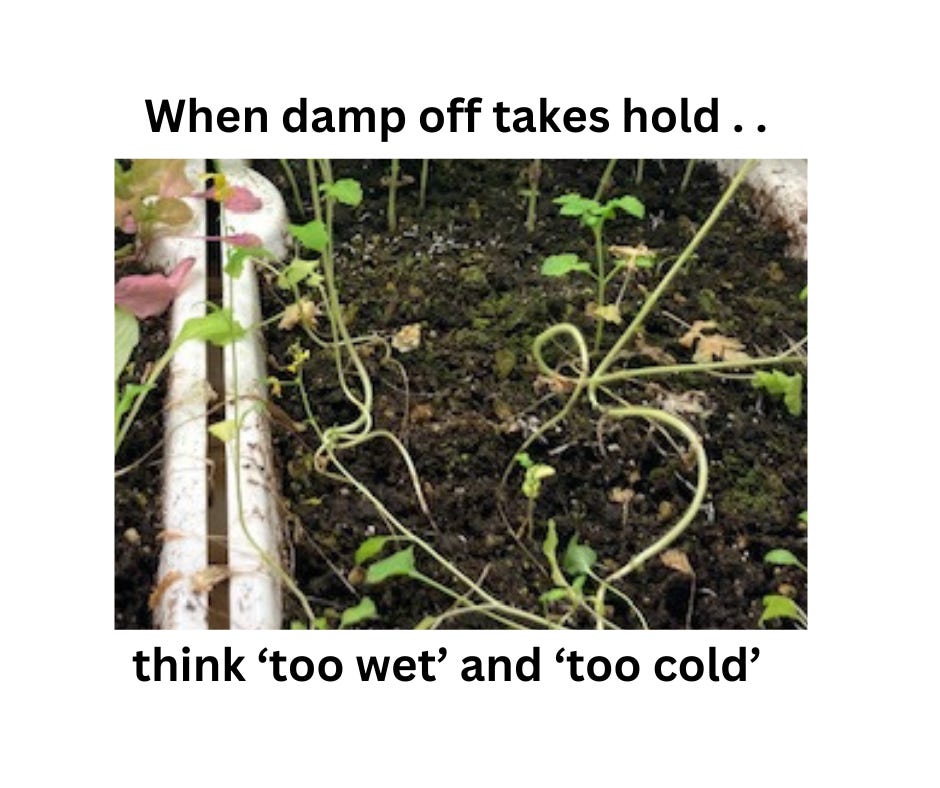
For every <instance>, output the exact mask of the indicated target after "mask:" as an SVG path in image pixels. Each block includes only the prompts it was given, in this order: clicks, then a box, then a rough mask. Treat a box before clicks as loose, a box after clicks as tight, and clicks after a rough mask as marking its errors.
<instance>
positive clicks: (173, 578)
mask: <svg viewBox="0 0 940 788" xmlns="http://www.w3.org/2000/svg"><path fill="white" fill-rule="evenodd" d="M182 579H183V573H182V572H180V571H179V570H178V569H174V570H173V571H172V572H167V573H166V574H165V575H164V576H163V577H161V578H160V582H159V583H157V585H156V586H155V587H154V589H153V591H151V592H150V598H149V599H148V600H147V606H148V607H149V608H150V609H151V610H156V609H157V605H159V604H160V600H161V599H163V595H164V594H165V593H166V591H167V589H168V588H169V587H170V586H171V585H173V584H174V583H176V582H179V581H180V580H182Z"/></svg>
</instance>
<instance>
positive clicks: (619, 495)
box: [607, 487, 636, 506]
mask: <svg viewBox="0 0 940 788" xmlns="http://www.w3.org/2000/svg"><path fill="white" fill-rule="evenodd" d="M635 495H636V492H635V491H634V490H632V489H630V488H629V487H614V488H613V489H612V490H608V491H607V500H608V501H610V502H611V503H619V504H620V505H621V506H629V505H630V501H632V500H633V496H635Z"/></svg>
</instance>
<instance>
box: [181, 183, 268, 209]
mask: <svg viewBox="0 0 940 788" xmlns="http://www.w3.org/2000/svg"><path fill="white" fill-rule="evenodd" d="M218 194H219V192H218V191H217V190H216V189H215V188H212V189H206V190H205V191H202V192H196V193H195V194H193V195H192V196H193V197H202V198H203V199H206V200H216V201H218V200H219V197H218V196H217V195H218ZM221 194H222V200H221V202H222V205H224V206H225V209H226V210H227V211H231V212H232V213H254V212H255V211H259V210H261V205H262V203H261V198H260V197H257V196H255V194H254V193H253V192H252V191H250V190H249V189H247V188H245V187H244V186H225V187H223V188H222V190H221Z"/></svg>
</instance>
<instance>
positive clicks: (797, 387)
mask: <svg viewBox="0 0 940 788" xmlns="http://www.w3.org/2000/svg"><path fill="white" fill-rule="evenodd" d="M751 384H752V385H753V386H754V388H756V389H764V390H765V391H766V392H767V393H768V394H770V395H771V396H774V397H782V398H783V404H784V405H786V406H787V410H788V411H790V413H791V415H793V416H799V415H800V414H801V413H802V412H803V376H802V375H801V374H800V373H799V372H795V373H794V374H792V375H788V374H787V373H786V372H781V371H780V370H779V369H775V370H772V371H770V372H764V371H761V370H758V371H757V372H755V373H754V376H753V378H752V379H751Z"/></svg>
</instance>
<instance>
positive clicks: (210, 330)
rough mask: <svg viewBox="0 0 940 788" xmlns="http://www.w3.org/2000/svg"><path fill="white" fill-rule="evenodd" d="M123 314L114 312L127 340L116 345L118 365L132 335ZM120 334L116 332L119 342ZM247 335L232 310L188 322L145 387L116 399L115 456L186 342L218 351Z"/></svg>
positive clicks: (130, 389)
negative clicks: (204, 345)
mask: <svg viewBox="0 0 940 788" xmlns="http://www.w3.org/2000/svg"><path fill="white" fill-rule="evenodd" d="M120 312H121V310H120V309H116V310H115V320H116V322H117V321H120V323H121V324H122V328H121V329H120V331H119V332H120V333H122V334H124V335H125V336H124V339H123V342H122V345H121V347H120V348H119V347H118V342H117V341H116V342H115V360H116V361H117V360H118V357H119V356H121V355H123V353H126V351H127V346H128V344H129V342H128V336H129V335H132V333H133V330H132V329H130V328H129V324H128V321H127V318H126V317H124V316H120ZM119 332H118V331H116V335H115V336H116V339H117V334H118V333H119ZM245 334H246V331H245V328H244V327H243V326H242V325H241V324H240V323H239V322H238V321H237V320H235V318H234V317H232V311H231V310H230V309H215V310H214V311H211V312H210V313H209V314H207V315H205V316H204V317H192V318H190V319H189V320H187V321H186V322H185V323H184V324H183V327H182V328H181V329H180V332H179V334H177V335H176V339H174V340H173V342H172V343H170V346H169V347H168V348H167V349H166V352H164V354H163V355H162V356H160V358H159V359H158V360H157V363H156V364H154V365H153V368H152V369H151V370H150V373H149V374H148V375H147V377H146V379H145V380H144V381H143V383H142V384H131V385H130V386H127V387H125V389H124V391H123V393H122V394H121V396H119V397H118V396H117V395H116V396H115V405H114V453H115V454H117V452H118V449H120V448H121V443H122V442H123V441H124V438H126V437H127V432H128V430H129V429H130V427H131V424H132V423H133V422H134V419H135V418H136V417H137V413H138V412H139V411H140V407H141V405H143V402H144V399H145V398H146V396H147V394H148V393H149V392H150V391H151V389H153V388H154V386H155V385H156V382H157V380H158V379H159V377H160V375H161V373H162V372H163V370H164V369H166V367H167V364H169V363H170V359H172V358H173V356H174V354H175V353H176V351H177V350H179V348H180V347H181V346H182V345H183V343H184V342H188V341H189V340H201V341H204V342H210V343H211V344H213V345H216V346H218V347H224V346H225V345H229V344H231V343H232V342H236V341H237V340H239V339H241V338H242V337H243V336H245ZM115 394H116V392H115Z"/></svg>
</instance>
